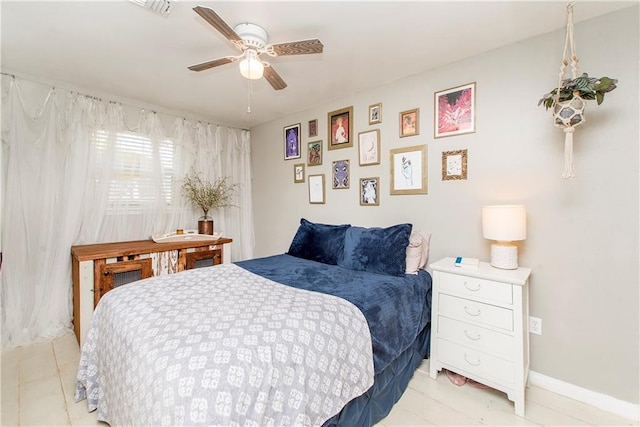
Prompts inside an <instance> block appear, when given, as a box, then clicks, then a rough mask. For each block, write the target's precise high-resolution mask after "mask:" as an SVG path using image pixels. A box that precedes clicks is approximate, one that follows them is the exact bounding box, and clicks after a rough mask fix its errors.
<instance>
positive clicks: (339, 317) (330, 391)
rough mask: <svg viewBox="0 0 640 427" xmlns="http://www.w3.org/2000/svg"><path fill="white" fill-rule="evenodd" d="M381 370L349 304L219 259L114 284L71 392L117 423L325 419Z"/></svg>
mask: <svg viewBox="0 0 640 427" xmlns="http://www.w3.org/2000/svg"><path fill="white" fill-rule="evenodd" d="M373 376H374V369H373V355H372V349H371V336H370V333H369V328H368V325H367V322H366V320H365V318H364V316H363V314H362V313H361V312H360V311H359V310H358V308H356V307H355V306H354V305H353V304H351V303H350V302H348V301H345V300H343V299H341V298H338V297H335V296H331V295H325V294H322V293H317V292H311V291H306V290H301V289H296V288H292V287H289V286H285V285H282V284H279V283H276V282H273V281H271V280H269V279H266V278H264V277H261V276H258V275H255V274H253V273H250V272H248V271H246V270H244V269H242V268H240V267H238V266H236V265H234V264H223V265H218V266H215V267H209V268H200V269H195V270H190V271H185V272H182V273H178V274H173V275H165V276H158V277H153V278H150V279H146V280H144V281H140V282H136V283H132V284H129V285H125V286H121V287H118V288H116V289H114V290H112V291H110V292H108V293H107V294H106V295H105V296H104V297H103V298H102V299H101V301H100V304H98V307H97V308H96V311H95V313H94V315H93V319H92V321H91V327H90V329H89V333H88V335H87V339H86V341H85V344H84V346H83V348H82V354H81V359H80V366H79V368H78V376H77V382H76V392H75V398H76V401H79V400H82V399H85V398H86V399H88V407H89V411H93V410H94V409H96V408H97V409H98V419H99V420H102V421H106V422H108V423H109V424H111V425H147V426H157V425H171V426H181V425H221V426H287V425H296V426H298V425H305V426H306V425H322V423H323V422H324V421H326V420H328V419H329V418H331V417H332V416H333V415H335V414H337V413H338V412H339V411H340V409H342V407H343V406H344V405H345V404H346V403H347V402H349V401H350V400H352V399H354V398H355V397H357V396H359V395H361V394H362V393H364V392H365V391H366V390H367V389H368V388H369V387H370V386H371V385H372V384H373Z"/></svg>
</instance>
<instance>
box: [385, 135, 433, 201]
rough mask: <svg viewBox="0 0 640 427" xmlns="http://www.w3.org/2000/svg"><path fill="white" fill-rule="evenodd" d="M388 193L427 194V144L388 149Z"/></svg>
mask: <svg viewBox="0 0 640 427" xmlns="http://www.w3.org/2000/svg"><path fill="white" fill-rule="evenodd" d="M389 155H390V163H391V184H390V190H389V191H390V194H392V195H399V194H427V145H426V144H425V145H414V146H412V147H404V148H394V149H391V150H389Z"/></svg>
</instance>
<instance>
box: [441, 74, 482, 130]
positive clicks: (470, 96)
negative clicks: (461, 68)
mask: <svg viewBox="0 0 640 427" xmlns="http://www.w3.org/2000/svg"><path fill="white" fill-rule="evenodd" d="M434 102H435V109H434V111H435V123H434V126H433V129H434V133H435V135H434V137H436V138H442V137H445V136H454V135H462V134H465V133H473V132H475V131H476V119H475V117H476V83H475V82H473V83H469V84H466V85H462V86H457V87H454V88H451V89H445V90H442V91H440V92H436V93H435V94H434Z"/></svg>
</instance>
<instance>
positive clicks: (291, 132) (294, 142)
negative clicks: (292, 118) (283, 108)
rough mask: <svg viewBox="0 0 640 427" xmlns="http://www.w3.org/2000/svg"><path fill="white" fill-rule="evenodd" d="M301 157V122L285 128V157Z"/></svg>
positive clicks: (288, 158) (287, 158) (286, 158)
mask: <svg viewBox="0 0 640 427" xmlns="http://www.w3.org/2000/svg"><path fill="white" fill-rule="evenodd" d="M299 158H300V123H298V124H295V125H291V126H285V128H284V159H285V160H290V159H299Z"/></svg>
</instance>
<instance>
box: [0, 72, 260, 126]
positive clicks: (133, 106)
mask: <svg viewBox="0 0 640 427" xmlns="http://www.w3.org/2000/svg"><path fill="white" fill-rule="evenodd" d="M0 74H1V75H3V76H8V77H11V78H13V79H14V80H15V79H21V80H26V81H30V82H32V83H38V84H41V85H44V86H51V88H52V89H53V90H55V89H56V87H59V88H60V89H62V90H66V91H68V92H71V93H77V94H79V95H82V96H86V97H88V98H92V99H95V100H98V101H102V98H101V97H99V96H95V95H89V94H87V93H83V92H80V91H78V90H74V89H69V88H66V87H63V86H57V85H52V84H51V83H46V82H43V81H40V80H36V79H34V78H31V77H23V76H16V75H15V74H13V73H7V72H5V71H0ZM108 102H112V103H115V104H120V105H126V106H128V107H132V108H140V109H141V110H142V111H144V110H148V111H151V112H152V113H154V114H158V111H157V110H150V109H147V108H144V107H141V106H139V105H132V104H129V103H126V102H120V101H111V100H108ZM159 113H160V114H164V115H167V116H173V117H176V118H180V117H182V120H187V118H186V117H184V116H178V115H176V114H173V113H167V112H162V111H160V112H159ZM188 120H190V121H194V122H195V121H197V122H198V123H205V124H207V125H211V126H223V125H220V124H217V123H210V122H208V121H203V120H196V119H188ZM226 127H231V126H226ZM233 129H239V130H244V131H247V132H251V131H250V130H249V129H244V128H233Z"/></svg>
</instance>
